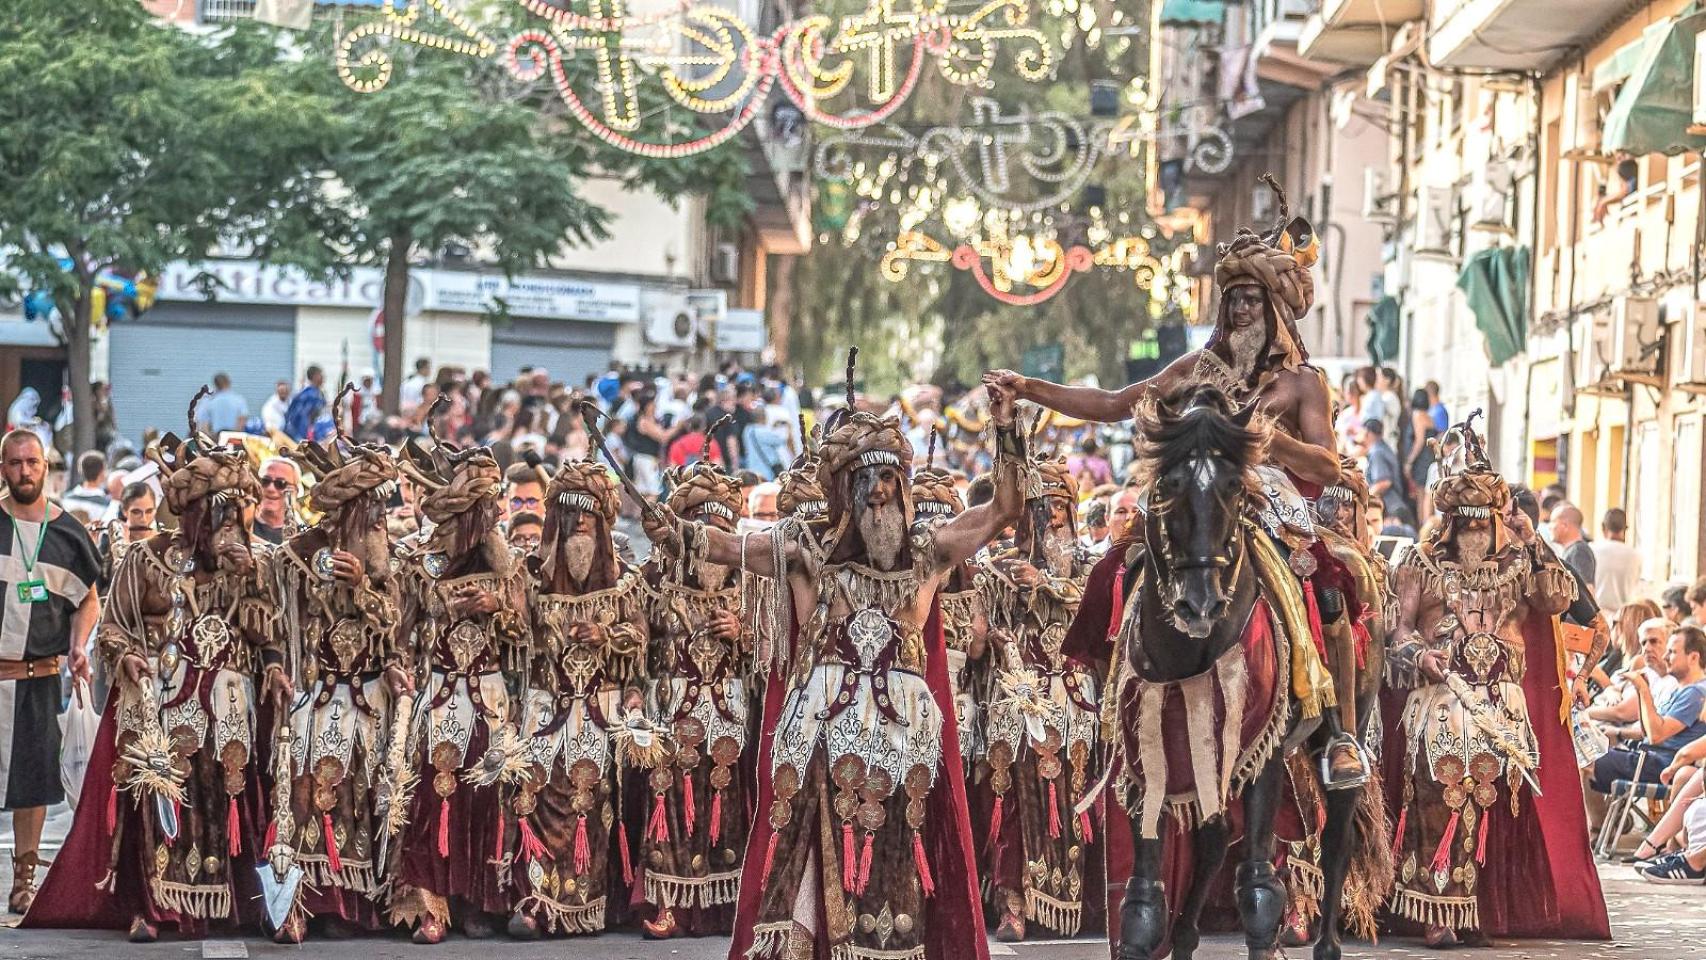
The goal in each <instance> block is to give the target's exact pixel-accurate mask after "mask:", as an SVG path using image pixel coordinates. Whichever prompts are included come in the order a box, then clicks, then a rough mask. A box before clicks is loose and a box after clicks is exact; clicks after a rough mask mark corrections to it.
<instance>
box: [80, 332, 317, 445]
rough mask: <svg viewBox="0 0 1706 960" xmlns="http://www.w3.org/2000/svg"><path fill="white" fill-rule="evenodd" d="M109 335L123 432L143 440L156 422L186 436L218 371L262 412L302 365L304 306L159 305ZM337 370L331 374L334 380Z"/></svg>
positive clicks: (254, 412)
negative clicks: (196, 404)
mask: <svg viewBox="0 0 1706 960" xmlns="http://www.w3.org/2000/svg"><path fill="white" fill-rule="evenodd" d="M109 336H111V337H112V340H111V343H110V345H109V348H108V349H109V357H110V358H111V359H110V366H111V368H112V371H111V372H112V383H113V413H114V415H115V416H116V417H117V418H118V426H119V432H120V433H121V434H123V435H124V436H125V437H127V438H129V439H130V440H131V441H132V442H140V441H141V439H142V434H143V432H144V431H145V430H147V429H149V428H150V427H153V428H156V429H158V430H160V431H161V432H162V433H164V432H166V431H167V430H171V431H173V432H176V433H178V434H182V433H183V432H184V429H185V427H186V425H187V423H186V420H185V415H186V414H187V412H188V411H189V402H190V398H191V397H193V396H195V391H196V389H197V388H198V387H200V386H201V385H202V384H204V383H206V384H209V385H210V386H211V384H212V381H213V375H214V374H216V373H224V374H226V375H228V376H229V377H230V378H231V387H232V389H234V390H236V391H237V392H238V393H240V394H242V395H243V399H245V400H247V401H248V402H249V413H250V415H252V416H259V415H260V412H261V405H262V404H263V403H266V401H267V397H269V396H271V395H272V391H273V385H274V384H276V383H277V382H278V381H280V380H288V381H290V382H291V383H292V384H294V383H296V382H297V380H299V379H300V377H299V374H298V372H297V371H296V370H294V369H292V368H293V367H294V366H295V363H296V308H295V307H293V306H261V305H253V304H244V305H240V306H238V305H225V304H199V303H170V302H167V303H158V304H155V306H154V308H153V309H152V310H150V311H148V313H147V314H145V315H144V316H143V319H142V320H141V321H140V322H136V323H122V324H115V325H114V326H113V327H112V328H111V330H110V332H109ZM336 376H337V371H335V370H328V371H327V377H328V380H327V383H328V385H329V386H332V387H336V386H337V384H336V382H335V381H334V380H333V379H332V378H335V377H336Z"/></svg>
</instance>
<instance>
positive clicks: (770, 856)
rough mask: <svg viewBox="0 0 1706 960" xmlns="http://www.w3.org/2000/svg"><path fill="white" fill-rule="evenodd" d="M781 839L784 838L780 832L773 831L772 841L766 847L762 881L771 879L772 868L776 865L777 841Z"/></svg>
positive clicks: (771, 834) (761, 875)
mask: <svg viewBox="0 0 1706 960" xmlns="http://www.w3.org/2000/svg"><path fill="white" fill-rule="evenodd" d="M780 839H782V835H781V834H780V833H776V832H775V831H771V833H770V842H769V843H768V844H766V845H765V847H764V872H763V873H762V874H760V875H759V876H760V881H761V882H768V881H769V880H770V868H771V867H774V866H775V865H776V841H778V840H780Z"/></svg>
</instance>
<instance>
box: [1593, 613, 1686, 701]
mask: <svg viewBox="0 0 1706 960" xmlns="http://www.w3.org/2000/svg"><path fill="white" fill-rule="evenodd" d="M1607 615H1608V616H1609V617H1610V618H1611V643H1609V644H1607V645H1606V650H1605V656H1603V657H1601V658H1600V660H1599V663H1597V664H1593V665H1592V667H1591V670H1590V672H1589V679H1591V680H1593V682H1594V683H1595V684H1597V685H1598V686H1599V687H1600V688H1601V689H1604V688H1605V687H1609V686H1611V675H1612V674H1614V673H1616V672H1618V671H1619V670H1622V669H1623V668H1624V667H1625V666H1627V665H1628V664H1631V663H1633V662H1635V658H1636V657H1637V656H1639V655H1640V653H1641V627H1642V626H1643V625H1644V624H1645V623H1646V622H1647V621H1648V620H1661V621H1662V620H1664V619H1665V617H1664V614H1662V613H1660V612H1659V605H1658V604H1656V603H1654V602H1653V601H1651V600H1632V601H1630V602H1628V603H1625V604H1624V605H1623V606H1621V607H1618V608H1617V609H1616V610H1611V611H1607ZM1675 628H1676V621H1675V620H1671V621H1669V622H1668V623H1666V624H1665V627H1664V629H1663V630H1662V631H1660V636H1661V638H1662V637H1668V636H1670V632H1671V630H1673V629H1675ZM1659 642H1660V643H1661V644H1662V643H1663V642H1664V641H1663V639H1661V640H1660V641H1659ZM1654 662H1657V660H1656V658H1655V659H1654Z"/></svg>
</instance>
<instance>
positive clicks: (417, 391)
mask: <svg viewBox="0 0 1706 960" xmlns="http://www.w3.org/2000/svg"><path fill="white" fill-rule="evenodd" d="M431 382H432V361H431V360H429V359H427V358H426V357H417V358H416V359H415V372H414V373H411V374H409V375H408V376H406V377H404V378H403V382H402V383H401V384H399V385H398V386H397V412H398V413H401V414H402V415H403V416H405V417H406V416H408V415H409V414H411V413H414V412H415V410H416V409H417V408H418V407H420V405H421V404H422V403H423V402H424V401H425V399H426V386H427V384H429V383H431Z"/></svg>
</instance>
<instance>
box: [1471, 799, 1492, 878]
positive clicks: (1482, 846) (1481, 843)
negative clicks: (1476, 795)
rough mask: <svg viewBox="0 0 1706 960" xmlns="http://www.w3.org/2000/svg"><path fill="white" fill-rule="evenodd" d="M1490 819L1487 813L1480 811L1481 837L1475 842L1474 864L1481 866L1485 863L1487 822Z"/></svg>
mask: <svg viewBox="0 0 1706 960" xmlns="http://www.w3.org/2000/svg"><path fill="white" fill-rule="evenodd" d="M1491 819H1493V818H1492V817H1489V816H1487V811H1485V810H1483V811H1481V831H1480V832H1481V836H1480V838H1479V839H1478V840H1476V841H1475V862H1476V863H1479V864H1482V865H1485V864H1486V863H1487V821H1489V820H1491Z"/></svg>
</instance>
